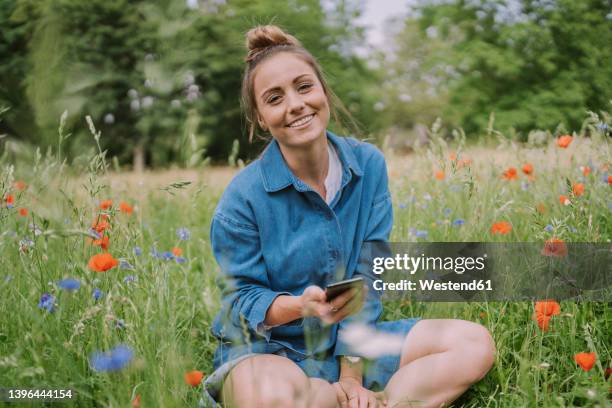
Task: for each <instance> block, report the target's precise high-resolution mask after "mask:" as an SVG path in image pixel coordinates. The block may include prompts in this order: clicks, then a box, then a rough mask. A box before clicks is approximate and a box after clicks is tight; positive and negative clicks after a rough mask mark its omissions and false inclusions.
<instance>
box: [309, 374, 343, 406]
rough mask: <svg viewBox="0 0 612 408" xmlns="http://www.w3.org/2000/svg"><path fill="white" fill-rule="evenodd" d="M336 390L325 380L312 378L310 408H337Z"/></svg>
mask: <svg viewBox="0 0 612 408" xmlns="http://www.w3.org/2000/svg"><path fill="white" fill-rule="evenodd" d="M337 400H338V399H337V397H336V390H335V389H334V387H333V386H332V385H331V384H330V383H328V382H327V381H325V380H322V379H320V378H310V402H309V404H308V406H309V407H316V408H328V407H329V408H335V407H336V406H337V405H338V404H337Z"/></svg>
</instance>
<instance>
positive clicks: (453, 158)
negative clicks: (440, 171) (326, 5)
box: [448, 152, 457, 161]
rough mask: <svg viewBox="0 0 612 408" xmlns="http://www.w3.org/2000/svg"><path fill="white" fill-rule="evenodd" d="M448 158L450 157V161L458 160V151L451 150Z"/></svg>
mask: <svg viewBox="0 0 612 408" xmlns="http://www.w3.org/2000/svg"><path fill="white" fill-rule="evenodd" d="M448 158H449V159H450V161H456V160H457V153H455V152H450V153H449V155H448Z"/></svg>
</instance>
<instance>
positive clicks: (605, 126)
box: [597, 123, 608, 132]
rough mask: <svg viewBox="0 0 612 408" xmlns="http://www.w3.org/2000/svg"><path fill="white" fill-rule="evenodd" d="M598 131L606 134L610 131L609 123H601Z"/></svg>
mask: <svg viewBox="0 0 612 408" xmlns="http://www.w3.org/2000/svg"><path fill="white" fill-rule="evenodd" d="M597 129H599V130H601V131H602V132H605V131H606V130H608V124H607V123H599V124H598V125H597Z"/></svg>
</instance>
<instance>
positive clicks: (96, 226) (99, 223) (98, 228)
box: [91, 217, 110, 236]
mask: <svg viewBox="0 0 612 408" xmlns="http://www.w3.org/2000/svg"><path fill="white" fill-rule="evenodd" d="M91 229H92V230H93V231H95V232H96V233H97V234H98V235H99V236H101V235H102V233H103V232H104V231H106V230H108V229H110V224H109V223H108V221H107V220H106V219H105V218H102V217H101V219H99V220H95V221H94V222H93V224H92V225H91Z"/></svg>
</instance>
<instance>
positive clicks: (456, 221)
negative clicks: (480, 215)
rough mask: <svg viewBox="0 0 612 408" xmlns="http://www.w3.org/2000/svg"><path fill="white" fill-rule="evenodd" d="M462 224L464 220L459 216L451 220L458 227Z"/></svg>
mask: <svg viewBox="0 0 612 408" xmlns="http://www.w3.org/2000/svg"><path fill="white" fill-rule="evenodd" d="M463 224H465V220H462V219H461V218H457V219H456V220H455V221H453V225H454V226H455V227H460V226H462V225H463Z"/></svg>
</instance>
